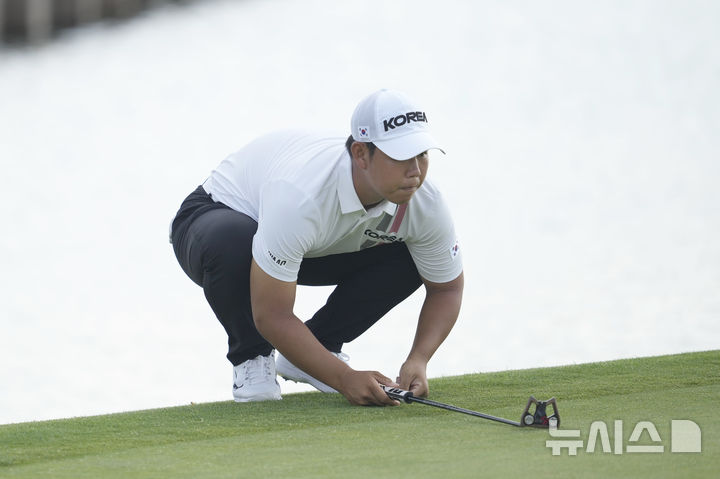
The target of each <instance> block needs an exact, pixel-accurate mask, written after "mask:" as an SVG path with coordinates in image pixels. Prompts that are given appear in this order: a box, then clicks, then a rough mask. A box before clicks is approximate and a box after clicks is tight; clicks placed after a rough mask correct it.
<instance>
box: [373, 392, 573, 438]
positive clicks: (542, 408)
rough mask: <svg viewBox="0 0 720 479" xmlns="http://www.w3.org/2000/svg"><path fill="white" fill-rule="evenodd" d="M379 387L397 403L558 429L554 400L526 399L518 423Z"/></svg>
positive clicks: (511, 424) (491, 419)
mask: <svg viewBox="0 0 720 479" xmlns="http://www.w3.org/2000/svg"><path fill="white" fill-rule="evenodd" d="M380 387H381V388H382V389H383V391H385V394H387V395H388V396H389V397H390V398H392V399H395V400H397V401H402V402H405V403H408V404H409V403H412V402H416V403H420V404H425V405H427V406H433V407H437V408H441V409H446V410H448V411H454V412H459V413H463V414H469V415H470V416H475V417H480V418H483V419H489V420H490V421H495V422H501V423H503V424H508V425H510V426H517V427H525V426H532V427H539V428H549V427H550V426H551V425H552V426H553V427H559V426H560V415H559V414H558V409H557V402H556V401H555V398H552V399H548V400H547V401H538V400H537V399H535V397H534V396H530V399H528V403H527V406H525V410H524V411H523V414H522V416H521V417H520V422H518V421H511V420H510V419H505V418H502V417H497V416H492V415H490V414H485V413H482V412H478V411H472V410H470V409H465V408H462V407H457V406H453V405H451V404H444V403H441V402H437V401H433V400H431V399H425V398H420V397H417V396H415V395H414V394H413V393H412V391H405V390H404V389H399V388H393V387H390V386H385V385H384V384H381V385H380ZM533 404H534V405H535V410H534V411H533V412H532V413H531V412H530V406H531V405H533ZM548 404H549V405H552V407H553V415H552V416H550V417H548V416H547V412H546V409H547V405H548Z"/></svg>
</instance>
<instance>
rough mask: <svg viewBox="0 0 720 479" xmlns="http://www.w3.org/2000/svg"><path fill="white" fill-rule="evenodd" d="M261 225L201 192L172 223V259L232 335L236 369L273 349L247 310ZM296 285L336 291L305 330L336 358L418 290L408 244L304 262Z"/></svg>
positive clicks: (193, 195) (192, 196)
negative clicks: (255, 238) (255, 239)
mask: <svg viewBox="0 0 720 479" xmlns="http://www.w3.org/2000/svg"><path fill="white" fill-rule="evenodd" d="M256 230H257V223H256V222H255V221H254V220H253V219H252V218H250V217H249V216H247V215H244V214H242V213H239V212H237V211H235V210H233V209H231V208H230V207H228V206H226V205H224V204H222V203H216V202H215V201H213V199H212V198H211V197H210V195H208V194H207V193H206V192H205V190H204V189H203V188H202V187H198V188H197V189H196V190H195V191H194V192H193V193H191V194H190V195H189V196H188V197H187V198H186V199H185V201H184V202H183V203H182V205H181V207H180V210H179V211H178V213H177V215H176V217H175V219H174V220H173V224H172V231H171V238H172V243H173V249H174V250H175V256H176V257H177V260H178V262H179V263H180V266H181V267H182V269H183V271H185V273H186V274H187V275H188V276H189V277H190V279H192V280H193V281H194V282H195V283H197V284H198V285H200V286H202V288H203V291H204V292H205V298H206V299H207V301H208V303H210V307H211V308H212V309H213V312H214V313H215V315H216V316H217V318H218V319H219V320H220V323H221V324H222V325H223V327H224V328H225V331H226V332H227V334H228V346H229V352H228V354H227V358H228V359H229V360H230V362H232V364H233V365H238V364H240V363H242V362H243V361H246V360H248V359H251V358H254V357H255V356H257V355H259V354H262V355H267V354H269V353H270V351H271V350H272V349H273V347H272V345H271V344H270V343H268V342H267V341H266V340H265V338H263V337H262V336H261V335H260V333H258V331H257V329H256V328H255V323H254V322H253V318H252V309H251V307H250V263H251V260H252V240H253V236H254V235H255V231H256ZM297 282H298V284H301V285H308V286H327V285H337V287H336V288H335V290H334V291H333V292H332V294H331V295H330V296H329V297H328V300H327V303H326V304H325V306H323V307H322V308H321V309H320V310H319V311H317V312H316V313H315V315H314V316H313V317H312V318H311V319H310V320H308V321H307V322H306V323H305V324H306V325H307V327H308V328H309V329H310V331H312V332H313V334H314V335H315V337H316V338H317V339H318V340H319V341H320V343H322V344H323V345H324V346H325V347H326V348H327V349H328V350H330V351H334V352H339V351H340V349H341V348H342V346H343V344H344V343H348V342H350V341H352V340H353V339H355V338H357V337H358V336H360V335H361V334H362V333H364V332H365V331H367V329H368V328H370V326H372V325H373V324H375V322H376V321H377V320H378V319H380V318H381V317H382V316H384V315H385V313H387V312H388V311H390V310H391V309H392V308H393V307H395V306H396V305H397V304H399V303H400V302H402V301H403V300H404V299H405V298H407V297H408V296H410V295H411V294H412V293H413V292H414V291H415V290H416V289H417V288H418V287H419V286H420V284H421V280H420V275H419V274H418V271H417V268H416V267H415V264H414V263H413V261H412V258H411V256H410V253H409V252H408V249H407V246H406V245H405V244H403V243H395V244H389V245H381V246H375V247H372V248H368V249H364V250H362V251H358V252H355V253H344V254H337V255H331V256H325V257H321V258H305V259H304V260H303V261H302V263H301V264H300V272H299V274H298V281H297Z"/></svg>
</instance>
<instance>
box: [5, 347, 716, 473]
mask: <svg viewBox="0 0 720 479" xmlns="http://www.w3.org/2000/svg"><path fill="white" fill-rule="evenodd" d="M431 389H432V393H431V398H433V399H435V400H438V401H442V402H447V403H451V404H455V405H458V406H462V407H466V408H469V409H475V410H478V411H482V412H485V413H489V414H493V415H497V416H502V417H507V418H510V419H513V420H518V419H519V416H520V413H521V412H522V409H523V407H524V405H525V402H526V401H527V398H528V396H529V395H530V394H534V395H535V396H536V397H538V398H548V397H550V396H553V395H554V396H555V397H556V398H557V400H558V409H559V413H560V416H561V418H562V424H561V428H562V429H580V430H581V439H582V440H583V441H584V445H587V439H588V432H589V429H590V424H591V423H592V422H593V421H604V422H605V423H606V424H607V426H608V432H609V433H610V441H611V445H614V444H615V438H614V425H613V421H614V420H618V419H622V420H623V421H624V423H623V424H624V429H623V444H625V445H628V439H629V437H630V434H631V432H632V429H633V428H634V427H635V424H636V423H637V422H639V421H651V422H652V423H653V424H654V425H655V426H656V427H657V430H658V432H659V434H660V437H661V439H662V445H663V446H664V447H665V452H664V453H662V454H637V453H636V454H632V453H624V454H622V455H614V454H612V453H602V452H599V450H600V447H599V445H598V447H597V449H596V452H595V453H593V454H589V453H587V452H586V451H585V450H584V448H583V449H581V450H580V451H578V454H577V456H569V455H568V453H567V450H565V451H563V453H562V455H561V456H552V454H551V450H550V449H549V448H548V447H546V445H545V441H546V440H548V439H552V438H551V437H550V436H549V434H548V432H547V431H546V430H539V429H529V428H515V427H512V426H507V425H504V424H499V423H495V422H491V421H487V420H484V419H480V418H475V417H471V416H466V415H463V414H458V413H452V412H448V411H444V410H441V409H436V408H432V407H428V406H423V405H419V404H410V405H402V406H398V407H394V408H361V407H352V406H350V405H349V404H348V403H347V402H346V401H345V400H344V399H343V398H342V397H341V396H339V395H324V394H321V393H303V394H290V395H286V396H285V398H284V399H283V401H274V402H266V403H254V404H253V403H251V404H236V403H233V402H220V403H211V404H197V405H191V406H184V407H176V408H169V409H156V410H149V411H139V412H131V413H122V414H113V415H108V416H97V417H88V418H77V419H68V420H57V421H46V422H36V423H24V424H11V425H5V426H0V477H3V478H5V477H53V478H55V477H72V478H83V477H103V478H105V477H138V478H142V477H152V478H162V477H172V478H181V477H188V478H190V477H192V478H197V477H212V478H224V477H243V478H253V477H263V478H269V477H272V478H277V477H292V478H303V477H312V478H323V477H343V478H355V477H357V478H368V477H372V478H383V477H397V476H416V477H423V478H426V477H429V478H432V477H441V478H453V477H480V476H487V477H521V476H522V477H533V478H536V477H537V478H540V477H583V478H584V477H603V478H605V477H678V476H680V475H682V476H684V477H686V478H692V477H717V474H718V473H717V471H718V470H720V437H719V435H720V417H719V416H718V414H716V413H715V409H716V408H717V405H718V402H719V401H718V399H720V351H709V352H702V353H691V354H682V355H674V356H661V357H653V358H641V359H632V360H622V361H611V362H604V363H594V364H583V365H576V366H565V367H558V368H544V369H532V370H521V371H507V372H501V373H490V374H472V375H465V376H458V377H448V378H439V379H434V380H432V381H431ZM673 419H690V420H693V421H695V422H696V423H697V424H698V425H699V426H700V428H701V430H702V452H701V453H699V454H694V453H684V454H680V453H671V452H670V447H671V441H670V437H671V436H670V424H671V423H670V421H671V420H673ZM630 444H632V443H630ZM636 444H645V445H649V444H653V443H652V442H651V441H650V439H649V436H648V434H647V432H646V433H644V435H643V436H642V437H641V442H640V443H636Z"/></svg>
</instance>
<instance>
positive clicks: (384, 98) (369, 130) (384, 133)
mask: <svg viewBox="0 0 720 479" xmlns="http://www.w3.org/2000/svg"><path fill="white" fill-rule="evenodd" d="M350 128H351V131H352V137H353V139H354V140H355V141H361V142H373V143H374V144H375V145H376V146H377V147H378V148H380V150H381V151H382V152H383V153H385V154H386V155H388V156H389V157H390V158H392V159H394V160H407V159H410V158H413V157H415V156H417V155H419V154H420V153H422V152H424V151H427V150H432V149H437V150H440V151H442V152H443V153H445V152H444V151H443V150H442V148H440V146H439V145H438V144H437V142H436V141H435V140H434V139H433V137H432V136H430V133H429V131H428V130H429V128H428V120H427V115H426V114H425V111H424V110H422V109H421V108H419V107H418V106H417V105H416V104H415V103H414V102H412V101H411V100H410V98H408V97H407V96H406V95H405V94H403V93H401V92H399V91H394V90H386V89H383V90H378V91H376V92H375V93H373V94H372V95H370V96H368V97H367V98H365V99H363V100H362V101H361V102H360V103H359V104H358V106H357V107H356V108H355V112H354V113H353V115H352V120H351V121H350Z"/></svg>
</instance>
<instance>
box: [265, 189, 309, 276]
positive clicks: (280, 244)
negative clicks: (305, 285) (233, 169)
mask: <svg viewBox="0 0 720 479" xmlns="http://www.w3.org/2000/svg"><path fill="white" fill-rule="evenodd" d="M258 213H259V214H258V229H257V232H256V233H255V237H254V238H253V245H252V253H253V259H254V260H255V262H256V263H257V264H258V266H260V268H261V269H262V270H263V271H265V272H266V273H267V274H269V275H270V276H272V277H273V278H275V279H279V280H281V281H288V282H292V281H296V280H297V275H298V272H299V271H300V263H301V262H302V260H303V257H304V255H305V253H306V252H307V251H308V250H309V249H310V246H311V245H312V244H313V242H314V239H315V237H316V235H317V231H318V229H317V221H318V220H317V218H318V212H317V206H316V205H315V203H314V202H313V201H312V200H311V199H309V198H308V197H307V195H306V194H305V193H304V192H302V191H300V190H299V189H298V188H297V187H296V186H295V185H293V184H292V183H289V182H287V181H274V182H270V183H267V184H266V185H264V186H263V188H262V190H261V191H260V207H259V212H258Z"/></svg>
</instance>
